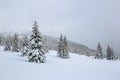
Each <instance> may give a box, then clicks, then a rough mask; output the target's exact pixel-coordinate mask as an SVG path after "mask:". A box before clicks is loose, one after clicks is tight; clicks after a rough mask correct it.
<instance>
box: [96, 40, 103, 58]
mask: <svg viewBox="0 0 120 80" xmlns="http://www.w3.org/2000/svg"><path fill="white" fill-rule="evenodd" d="M95 58H96V59H99V58H100V59H102V58H103V53H102V47H101V45H100V42H98V46H97V51H96V55H95Z"/></svg>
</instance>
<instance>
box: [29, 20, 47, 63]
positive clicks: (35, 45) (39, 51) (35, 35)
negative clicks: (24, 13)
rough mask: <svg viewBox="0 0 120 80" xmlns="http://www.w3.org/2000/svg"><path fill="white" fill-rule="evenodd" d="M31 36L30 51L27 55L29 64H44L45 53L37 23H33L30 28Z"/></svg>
mask: <svg viewBox="0 0 120 80" xmlns="http://www.w3.org/2000/svg"><path fill="white" fill-rule="evenodd" d="M32 29H33V30H32V35H31V39H30V41H31V46H30V48H31V51H30V53H29V62H36V63H44V62H45V55H44V54H45V51H44V49H43V44H42V40H43V39H42V36H41V34H40V32H39V29H38V25H37V22H36V21H35V22H34V24H33V28H32Z"/></svg>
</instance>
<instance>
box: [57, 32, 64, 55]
mask: <svg viewBox="0 0 120 80" xmlns="http://www.w3.org/2000/svg"><path fill="white" fill-rule="evenodd" d="M61 54H63V36H62V34H61V35H60V39H59V44H58V53H57V56H58V57H61V56H62V55H61Z"/></svg>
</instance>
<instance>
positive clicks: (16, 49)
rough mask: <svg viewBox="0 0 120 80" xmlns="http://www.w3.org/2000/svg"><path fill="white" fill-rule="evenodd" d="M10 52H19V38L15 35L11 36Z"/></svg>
mask: <svg viewBox="0 0 120 80" xmlns="http://www.w3.org/2000/svg"><path fill="white" fill-rule="evenodd" d="M12 51H13V52H19V36H18V34H16V33H15V34H14V36H13V41H12Z"/></svg>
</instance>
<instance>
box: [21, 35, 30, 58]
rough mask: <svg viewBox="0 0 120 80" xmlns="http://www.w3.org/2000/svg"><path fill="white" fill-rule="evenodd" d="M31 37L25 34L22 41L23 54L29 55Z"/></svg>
mask: <svg viewBox="0 0 120 80" xmlns="http://www.w3.org/2000/svg"><path fill="white" fill-rule="evenodd" d="M29 45H30V42H29V39H28V37H27V35H25V36H24V38H23V42H22V47H23V48H22V55H21V56H27V54H28V52H29Z"/></svg>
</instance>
